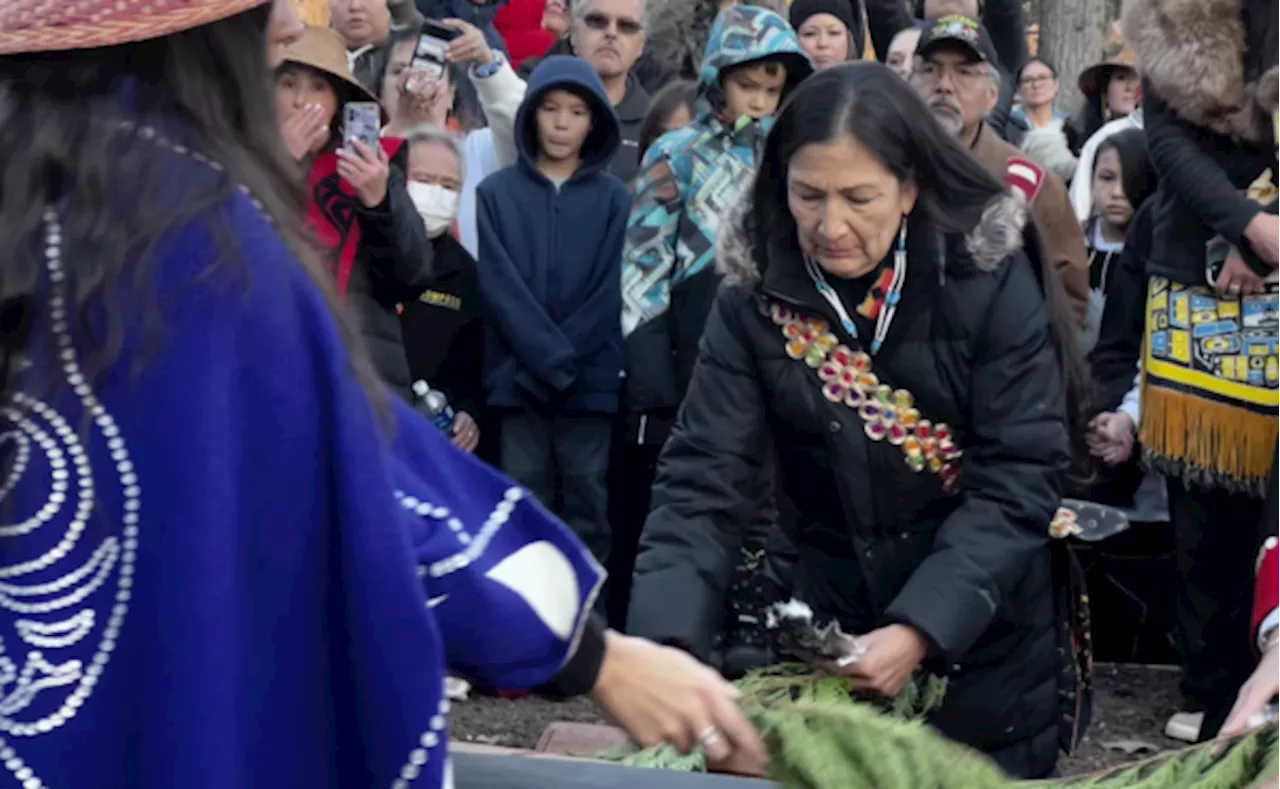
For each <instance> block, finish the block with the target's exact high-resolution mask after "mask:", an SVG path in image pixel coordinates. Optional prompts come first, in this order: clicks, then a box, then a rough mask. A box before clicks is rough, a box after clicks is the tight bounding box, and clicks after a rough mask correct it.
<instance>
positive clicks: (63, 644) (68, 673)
mask: <svg viewBox="0 0 1280 789" xmlns="http://www.w3.org/2000/svg"><path fill="white" fill-rule="evenodd" d="M44 226H45V238H44V242H45V243H44V257H45V268H46V271H47V273H48V276H49V282H50V285H51V288H50V293H49V305H48V307H49V320H50V325H51V328H52V335H53V341H54V346H55V349H56V351H57V358H58V362H59V364H60V365H61V367H62V373H63V375H64V378H65V381H66V383H67V385H68V386H69V387H70V389H71V391H72V392H73V393H74V394H75V396H76V399H77V400H79V403H80V407H81V408H82V409H83V410H84V412H85V413H86V414H87V415H88V416H89V417H90V419H91V420H92V427H91V428H90V430H89V431H88V434H89V435H88V440H90V441H93V440H94V439H97V440H99V441H101V443H102V445H103V446H104V447H105V449H106V451H107V453H108V454H109V456H110V458H111V462H112V463H113V464H114V471H115V474H116V477H117V479H118V481H119V489H120V492H121V497H120V498H121V502H122V507H121V511H120V512H119V513H115V514H110V513H108V514H106V517H104V518H103V519H102V520H101V523H105V524H111V525H116V524H118V525H119V527H120V531H119V533H116V534H109V535H107V536H105V537H103V538H102V539H101V541H100V542H99V543H98V544H97V545H96V547H94V548H93V550H92V551H91V552H90V553H89V556H88V558H86V559H84V560H83V561H81V562H79V563H78V564H76V563H74V562H71V563H69V562H68V559H69V557H70V556H71V554H72V551H74V550H75V549H76V547H77V545H79V543H80V540H81V539H90V538H89V537H87V536H86V533H85V531H86V526H87V525H88V521H89V518H90V516H91V514H92V513H93V512H94V509H95V507H101V502H100V501H99V500H98V496H97V490H96V489H95V487H94V478H93V469H92V467H91V466H90V462H89V446H88V445H87V444H86V443H85V442H84V441H82V439H81V437H80V436H78V435H77V433H76V431H75V430H74V429H73V428H72V427H71V424H70V423H69V421H68V420H67V419H66V418H64V417H63V416H62V415H61V414H59V413H58V412H57V411H55V410H54V409H53V408H52V407H51V406H49V405H48V404H46V403H44V402H42V401H40V400H37V399H35V398H33V397H31V396H29V395H27V394H23V393H21V392H19V393H15V394H13V395H12V396H11V397H10V398H9V401H8V402H7V403H5V404H3V406H0V416H3V417H4V418H5V419H6V420H7V421H8V422H9V423H10V425H12V426H13V427H12V428H11V429H10V430H8V431H6V432H4V433H0V445H2V444H5V443H8V442H12V443H13V444H14V447H13V461H12V463H11V464H10V466H9V469H8V471H7V473H6V475H5V478H4V481H3V483H0V501H2V500H4V499H5V498H6V497H8V496H9V495H10V494H11V493H12V492H13V490H14V489H15V488H16V487H17V486H18V485H19V484H22V483H23V481H24V478H25V477H24V475H25V474H26V472H27V471H28V470H29V469H30V468H31V465H32V460H33V454H34V453H38V455H37V456H42V457H43V458H44V461H45V463H46V464H47V465H48V467H49V481H48V485H49V494H48V499H47V501H46V502H45V504H44V505H43V506H42V507H40V508H39V509H38V510H37V511H36V512H35V513H34V514H33V515H31V516H29V517H27V518H26V519H25V520H23V521H22V522H20V523H14V524H3V525H0V539H10V540H12V539H18V538H22V537H26V536H31V537H38V536H41V535H42V529H43V528H44V527H46V526H48V525H49V524H50V523H51V522H52V521H53V520H54V519H55V518H57V517H58V516H59V515H63V514H64V513H65V514H66V516H67V526H66V528H65V531H63V533H62V536H61V538H60V539H59V540H58V541H57V543H55V544H54V546H53V547H52V548H50V549H48V550H47V551H45V552H44V553H42V554H41V555H39V556H37V557H35V558H33V559H29V560H26V561H21V562H17V563H15V564H7V565H0V579H5V580H3V581H0V608H4V609H6V610H8V611H11V612H13V613H15V614H19V615H21V616H22V617H24V618H21V619H18V620H16V621H15V623H14V628H15V630H16V634H17V639H18V640H21V641H22V642H24V643H25V644H27V645H29V646H31V647H34V648H33V649H31V650H29V651H27V652H26V654H25V655H22V656H20V657H19V656H17V655H16V654H12V653H10V652H9V651H8V649H7V648H6V645H5V643H4V641H3V639H0V731H2V732H3V736H0V761H3V762H4V766H5V768H7V769H8V770H9V771H10V772H11V773H12V774H13V776H14V778H16V779H17V780H18V782H19V783H20V784H21V786H22V787H23V789H44V786H45V784H44V783H43V782H42V781H41V780H40V779H39V778H38V777H37V776H36V775H35V773H34V771H33V770H32V769H31V767H30V766H29V765H27V764H26V763H25V762H23V760H22V758H21V757H20V756H19V755H18V754H17V752H16V751H15V750H14V747H13V742H11V741H9V739H8V738H21V737H38V736H40V735H43V734H47V733H49V732H51V731H53V730H55V729H57V728H59V727H60V726H62V725H63V724H65V723H66V722H67V721H69V720H71V719H72V718H74V717H75V715H76V712H77V711H78V710H79V709H80V708H81V707H82V706H84V704H85V703H86V702H87V701H88V700H89V697H90V696H91V695H92V693H93V690H94V687H95V686H96V685H97V684H98V681H99V680H100V679H101V678H102V674H103V672H104V671H105V670H106V667H107V664H108V663H109V662H110V660H111V653H112V652H113V651H114V650H115V647H116V641H117V639H118V638H119V636H120V629H121V627H122V626H123V624H124V620H125V617H126V616H127V614H128V612H129V601H130V598H131V596H132V588H133V576H134V566H135V563H136V561H137V548H138V523H139V518H140V511H141V508H142V504H141V501H142V498H141V497H142V491H141V488H140V486H139V481H138V476H137V473H136V472H135V470H134V467H133V463H132V461H131V460H130V458H129V451H128V448H127V447H126V445H125V441H124V438H123V437H122V436H121V435H120V430H119V427H118V426H117V425H116V422H115V419H113V418H112V416H111V414H109V413H107V411H106V409H105V408H104V407H103V406H102V403H100V402H99V401H98V398H97V397H96V396H95V394H94V392H93V389H92V388H91V387H90V386H89V383H88V381H87V380H86V378H85V375H84V372H83V370H82V369H81V367H80V364H79V361H78V359H77V356H76V351H75V347H74V345H73V342H72V338H71V332H70V326H69V324H68V317H67V306H66V300H65V296H64V286H63V284H62V283H63V280H64V279H65V276H66V275H65V272H64V270H63V268H62V230H61V226H60V224H59V222H58V217H57V214H56V213H55V212H54V211H53V210H52V209H46V211H45V214H44ZM95 443H96V442H95ZM104 479H105V477H104ZM26 481H27V482H30V481H31V480H26ZM18 550H20V543H19V544H18V546H17V550H14V551H12V553H17V552H18ZM50 570H52V571H54V572H57V573H60V574H59V575H57V577H55V578H53V579H52V580H49V581H45V582H43V583H38V584H23V583H18V582H16V581H14V580H12V579H17V578H21V577H23V576H27V575H30V574H32V573H40V572H46V571H50ZM113 574H114V575H115V577H116V585H115V593H114V602H112V601H111V600H110V599H99V600H92V601H91V600H90V598H91V597H92V596H93V595H94V594H95V593H96V592H98V591H99V590H101V589H103V588H104V587H106V586H107V584H108V582H109V581H110V580H111V578H112V576H113ZM26 617H33V618H26ZM35 617H38V618H35ZM100 625H101V630H102V635H101V639H100V640H99V641H98V644H97V647H96V649H95V650H94V651H93V655H92V658H91V659H88V660H82V659H79V658H77V657H74V655H72V654H69V655H63V654H60V652H61V651H62V650H71V651H72V652H73V653H74V651H75V649H76V647H77V645H80V644H81V642H83V641H84V640H85V639H87V638H89V637H90V635H91V634H92V633H93V632H94V631H95V629H96V628H97V627H99V626H100ZM6 635H7V634H6ZM81 649H83V647H81ZM85 654H86V656H87V653H85ZM18 660H21V662H22V665H21V668H19V667H18V664H17V661H18ZM59 689H71V690H70V692H69V693H68V695H67V697H66V698H65V699H64V700H63V701H62V703H61V704H60V705H58V707H57V710H56V711H55V712H53V713H51V714H48V715H44V716H43V717H39V718H34V719H33V718H30V717H26V718H24V717H23V715H22V713H23V711H24V710H27V709H28V708H30V706H31V704H32V703H33V702H34V701H35V700H36V698H37V697H38V696H41V695H50V694H53V693H55V692H57V691H58V690H59Z"/></svg>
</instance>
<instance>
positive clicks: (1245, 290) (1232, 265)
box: [1213, 214, 1275, 299]
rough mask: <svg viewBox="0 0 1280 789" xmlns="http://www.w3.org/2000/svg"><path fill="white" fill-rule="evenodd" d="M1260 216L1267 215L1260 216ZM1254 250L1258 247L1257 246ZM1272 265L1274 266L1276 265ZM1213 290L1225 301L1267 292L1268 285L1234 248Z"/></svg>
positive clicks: (1229, 253) (1228, 253) (1228, 255)
mask: <svg viewBox="0 0 1280 789" xmlns="http://www.w3.org/2000/svg"><path fill="white" fill-rule="evenodd" d="M1258 216H1267V215H1266V214H1259V215H1258ZM1272 219H1274V217H1272ZM1255 221H1256V220H1255ZM1250 243H1252V241H1250ZM1254 249H1257V247H1256V246H1255V247H1254ZM1259 254H1261V253H1259ZM1271 265H1273V266H1274V265H1275V263H1272V264H1271ZM1213 289H1214V291H1216V292H1217V294H1218V295H1219V296H1221V297H1222V298H1224V299H1234V298H1238V297H1240V296H1252V295H1253V294H1255V293H1262V292H1263V291H1265V290H1266V283H1265V282H1264V281H1263V279H1262V277H1259V276H1258V275H1257V274H1254V273H1253V269H1251V268H1249V265H1248V264H1247V263H1245V262H1244V258H1242V257H1241V256H1240V250H1239V249H1236V248H1235V247H1234V246H1233V247H1231V250H1230V251H1229V252H1227V260H1226V262H1225V263H1223V264H1222V273H1220V274H1218V279H1217V280H1216V281H1215V282H1214V283H1213Z"/></svg>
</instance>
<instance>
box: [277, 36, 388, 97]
mask: <svg viewBox="0 0 1280 789" xmlns="http://www.w3.org/2000/svg"><path fill="white" fill-rule="evenodd" d="M279 57H280V63H279V65H281V66H283V65H285V64H286V63H296V64H298V65H300V66H308V67H310V68H313V69H315V70H316V71H321V72H324V73H325V74H328V75H329V76H331V77H333V78H334V79H336V80H338V81H339V82H342V83H343V85H344V87H346V88H348V89H349V92H348V98H349V99H350V100H352V101H372V102H374V103H375V104H376V103H378V97H377V96H374V95H373V94H372V93H370V92H369V91H368V90H366V89H365V87H364V86H363V85H361V84H360V81H359V80H357V79H356V77H355V75H354V74H352V73H351V66H350V65H348V64H347V45H346V43H345V42H343V40H342V36H340V35H338V33H337V31H335V30H334V29H332V28H328V27H307V28H306V29H305V30H303V31H302V35H300V36H298V37H297V39H295V40H294V41H292V42H291V43H290V44H289V45H288V46H286V47H284V48H283V49H282V50H280V56H279Z"/></svg>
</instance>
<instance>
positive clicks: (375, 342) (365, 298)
mask: <svg viewBox="0 0 1280 789" xmlns="http://www.w3.org/2000/svg"><path fill="white" fill-rule="evenodd" d="M407 154H408V146H401V147H400V150H399V151H398V152H397V153H396V155H395V157H393V158H392V161H391V164H390V167H389V168H388V169H389V171H390V172H389V175H388V177H387V196H386V198H385V199H384V200H383V201H382V204H381V205H379V206H377V207H375V208H366V207H364V206H363V205H361V204H360V203H359V202H358V201H354V206H353V210H354V212H355V217H356V221H357V222H358V223H359V226H360V246H359V248H358V249H357V251H356V260H355V264H354V265H353V266H352V267H351V279H350V280H349V282H348V283H347V294H346V299H345V302H346V304H347V305H348V306H349V307H350V308H351V309H354V310H355V313H356V316H357V318H358V320H359V322H360V333H361V334H362V335H363V336H364V340H365V344H366V345H367V346H368V348H369V356H370V357H371V358H372V359H373V365H374V368H375V369H377V371H378V373H379V374H380V375H381V376H382V379H383V380H384V381H385V382H386V384H387V385H388V386H390V387H391V388H392V389H393V390H395V392H396V394H398V395H400V396H401V397H403V398H405V399H406V400H407V399H409V398H411V397H412V394H411V391H410V384H411V383H412V382H411V381H410V380H409V360H408V358H407V357H406V356H405V351H404V338H403V336H402V335H401V333H400V317H399V315H398V314H397V306H398V305H399V304H401V303H402V302H406V301H412V300H414V299H416V298H418V295H419V294H420V293H422V290H423V288H425V287H426V286H427V284H429V283H430V281H431V270H432V266H431V242H430V239H428V238H427V228H426V226H425V225H424V224H423V223H422V217H421V216H419V215H418V209H417V208H415V207H414V205H413V200H411V199H410V198H409V192H408V191H407V190H406V188H405V180H404V172H405V170H404V162H405V158H406V157H407Z"/></svg>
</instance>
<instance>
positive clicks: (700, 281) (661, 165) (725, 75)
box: [622, 6, 813, 445]
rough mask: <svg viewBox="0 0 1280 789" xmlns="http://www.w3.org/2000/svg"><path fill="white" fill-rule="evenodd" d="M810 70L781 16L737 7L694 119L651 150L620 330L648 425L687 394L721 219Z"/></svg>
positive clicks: (637, 409)
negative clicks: (778, 113)
mask: <svg viewBox="0 0 1280 789" xmlns="http://www.w3.org/2000/svg"><path fill="white" fill-rule="evenodd" d="M812 71H813V67H812V66H811V65H810V62H809V58H808V56H806V55H805V54H804V50H802V49H801V48H800V42H799V40H798V39H797V38H796V35H795V32H794V31H793V30H792V29H791V27H790V25H788V24H787V22H786V21H785V20H784V19H783V18H782V17H780V16H778V15H777V14H774V13H772V12H770V11H767V10H765V9H763V8H757V7H751V6H731V7H729V8H728V9H726V10H725V11H723V12H721V14H720V15H719V16H718V17H717V18H716V21H715V24H714V25H713V26H712V28H711V36H710V38H709V40H708V42H707V51H706V55H705V56H704V57H703V60H702V69H701V70H700V72H699V74H698V100H697V103H696V104H695V107H694V120H693V122H692V123H690V124H689V125H688V126H685V127H683V128H680V129H676V130H675V131H671V132H668V133H667V134H664V135H663V136H662V137H660V138H658V140H657V142H655V143H654V144H653V145H652V147H650V148H649V150H648V151H646V152H645V154H644V160H643V161H642V163H641V165H640V174H639V175H638V176H637V179H636V183H635V187H634V192H635V205H634V207H633V208H632V211H631V218H630V220H629V221H628V223H627V236H626V245H625V247H624V248H623V253H622V333H623V337H624V340H625V344H626V357H627V406H628V409H629V410H630V412H631V414H632V415H634V416H635V417H637V422H640V421H643V422H645V423H653V424H646V425H645V426H646V427H653V426H655V425H656V424H657V423H661V422H669V420H670V419H671V418H672V417H673V416H674V415H675V410H676V408H677V407H679V405H680V400H681V399H682V398H683V396H684V390H685V389H686V387H687V386H688V383H689V376H690V374H691V373H692V372H693V361H694V358H695V357H696V355H697V345H698V338H699V337H701V336H702V327H703V324H704V323H705V322H706V319H707V314H708V313H709V312H710V310H711V302H712V300H713V297H714V295H715V291H716V286H717V284H718V282H719V278H718V277H717V276H716V274H715V271H714V269H715V267H714V265H713V263H714V258H715V245H716V233H717V231H718V230H719V227H720V221H721V218H722V217H723V216H724V215H725V214H726V213H727V212H728V211H729V210H730V209H731V208H733V207H734V205H735V204H736V203H737V202H738V197H739V195H741V194H742V192H743V190H745V189H748V188H749V187H750V185H751V183H752V181H753V180H754V177H755V170H756V165H757V162H758V159H759V155H760V151H761V149H762V148H763V145H764V138H765V135H766V134H767V133H768V130H769V127H770V126H771V125H772V122H773V117H772V116H773V113H774V111H775V110H776V109H777V108H778V105H779V103H780V102H781V100H782V98H783V97H784V96H785V95H786V93H787V91H789V90H790V89H791V88H792V87H794V86H795V85H797V84H799V82H800V80H802V79H804V78H805V77H806V76H808V75H809V74H810V73H811V72H812ZM637 426H640V425H639V424H638V425H637ZM645 432H648V431H647V430H646V431H645ZM660 433H665V430H661V431H660ZM663 440H665V435H661V434H658V435H653V434H650V435H649V436H647V437H646V436H643V435H642V436H639V443H644V444H648V443H652V444H657V445H661V443H662V442H663Z"/></svg>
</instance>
